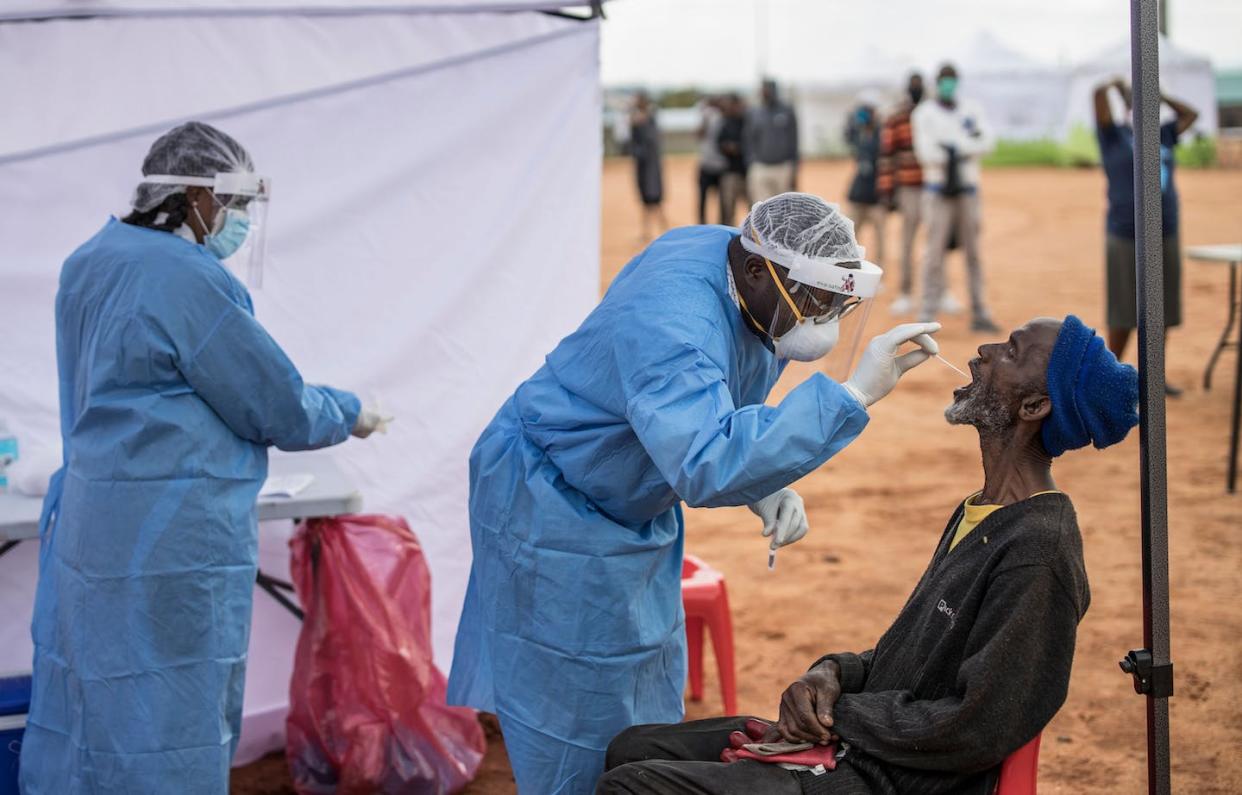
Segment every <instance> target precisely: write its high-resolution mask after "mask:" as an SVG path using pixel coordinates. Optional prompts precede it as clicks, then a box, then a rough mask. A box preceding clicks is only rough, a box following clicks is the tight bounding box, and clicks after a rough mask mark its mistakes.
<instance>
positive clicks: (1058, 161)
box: [983, 139, 1068, 166]
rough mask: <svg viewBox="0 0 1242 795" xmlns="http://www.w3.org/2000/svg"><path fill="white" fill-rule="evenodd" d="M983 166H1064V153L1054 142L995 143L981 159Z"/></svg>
mask: <svg viewBox="0 0 1242 795" xmlns="http://www.w3.org/2000/svg"><path fill="white" fill-rule="evenodd" d="M983 165H985V166H1064V165H1068V164H1067V163H1066V162H1065V153H1064V152H1063V151H1062V148H1061V145H1060V144H1059V143H1057V142H1056V141H1051V140H1047V139H1043V140H1038V141H997V142H996V148H995V149H993V150H992V152H991V153H990V154H988V155H987V156H986V157H984V158H983Z"/></svg>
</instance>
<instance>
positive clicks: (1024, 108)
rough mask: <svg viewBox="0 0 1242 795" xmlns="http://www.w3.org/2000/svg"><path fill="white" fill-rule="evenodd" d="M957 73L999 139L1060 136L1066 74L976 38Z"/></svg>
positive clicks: (983, 36)
mask: <svg viewBox="0 0 1242 795" xmlns="http://www.w3.org/2000/svg"><path fill="white" fill-rule="evenodd" d="M958 71H959V73H960V74H961V84H962V95H963V96H967V97H970V98H971V99H973V100H974V101H975V102H978V103H979V105H980V106H982V108H983V110H984V112H985V113H986V114H987V117H988V123H989V124H991V125H992V132H993V134H994V135H995V136H996V137H997V138H1003V139H1009V140H1014V141H1029V140H1037V139H1040V138H1053V137H1055V136H1056V135H1057V134H1058V133H1059V130H1060V123H1061V117H1062V115H1063V113H1064V109H1065V96H1066V89H1067V87H1068V84H1069V80H1068V77H1067V75H1066V72H1065V70H1063V69H1059V68H1057V67H1054V66H1050V65H1047V64H1043V63H1040V62H1039V61H1036V60H1035V59H1033V58H1030V57H1028V56H1026V55H1024V54H1022V53H1020V52H1018V51H1017V50H1014V49H1012V48H1010V47H1008V46H1007V45H1005V44H1004V43H1002V42H1001V41H999V40H998V39H996V38H995V37H993V36H990V35H988V34H986V33H980V34H979V35H978V36H977V37H976V38H975V39H974V42H973V43H972V44H971V46H970V48H969V49H968V50H967V52H966V54H965V56H963V58H962V59H961V61H960V62H959V63H958ZM930 74H931V76H933V77H934V72H933V73H930ZM929 85H930V84H929Z"/></svg>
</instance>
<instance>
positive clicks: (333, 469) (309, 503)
mask: <svg viewBox="0 0 1242 795" xmlns="http://www.w3.org/2000/svg"><path fill="white" fill-rule="evenodd" d="M268 469H269V475H271V476H273V477H278V476H282V475H300V474H307V475H313V476H314V480H313V481H312V482H311V483H310V485H309V486H307V487H306V488H305V489H303V490H302V491H301V492H299V493H298V494H297V495H296V496H293V497H260V498H259V501H258V503H257V507H258V512H259V521H261V522H267V521H275V520H280V519H295V520H296V519H314V518H316V517H322V516H340V515H342V514H349V513H358V511H360V510H361V509H362V495H361V494H360V493H359V492H358V490H357V489H356V488H354V486H353V485H352V484H351V483H350V482H349V480H348V479H346V477H345V476H344V475H343V474H342V473H341V470H340V468H339V467H337V465H336V463H335V462H334V461H333V460H332V459H331V458H330V457H328V456H325V455H315V454H313V453H311V454H301V455H295V456H280V457H274V458H273V459H272V460H271V464H270V466H269V467H268ZM42 510H43V498H41V497H28V496H26V495H23V494H12V493H9V494H0V555H3V554H4V553H6V552H8V551H9V550H10V549H12V548H13V547H14V546H16V545H17V544H19V543H21V542H22V541H25V540H28V539H32V538H38V537H39V515H40V513H41V512H42ZM257 583H258V585H259V587H261V588H263V590H265V591H267V592H268V593H269V594H271V596H272V598H274V599H276V601H278V602H280V603H281V604H282V605H284V606H285V607H286V608H288V609H289V611H290V612H292V613H293V614H294V615H296V616H298V617H299V618H301V617H302V611H301V609H299V608H298V607H297V605H296V604H294V603H293V602H292V601H291V600H290V599H289V598H288V597H287V596H285V595H284V594H283V593H281V591H282V590H283V591H291V590H292V586H291V585H290V584H289V583H286V582H284V581H282V580H277V579H275V578H273V577H269V576H268V575H266V574H264V573H263V572H262V571H260V572H259V574H258V577H257Z"/></svg>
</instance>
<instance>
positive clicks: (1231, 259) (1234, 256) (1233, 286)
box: [1186, 244, 1242, 494]
mask: <svg viewBox="0 0 1242 795" xmlns="http://www.w3.org/2000/svg"><path fill="white" fill-rule="evenodd" d="M1186 256H1187V257H1189V258H1190V259H1193V260H1198V261H1199V262H1208V263H1216V264H1222V265H1223V264H1228V265H1229V315H1228V316H1227V317H1226V318H1225V330H1224V331H1223V332H1222V333H1221V335H1220V341H1219V342H1217V343H1216V347H1215V348H1214V349H1213V350H1212V355H1211V356H1210V357H1209V358H1208V365H1207V370H1206V371H1205V372H1204V374H1203V389H1204V390H1205V391H1206V390H1210V389H1211V388H1212V369H1213V368H1214V367H1216V360H1217V359H1218V358H1220V354H1221V351H1223V350H1225V349H1226V348H1234V349H1235V350H1236V351H1237V364H1236V370H1235V374H1234V377H1233V425H1232V427H1231V431H1230V437H1229V473H1228V475H1226V478H1225V484H1226V487H1227V488H1228V489H1229V493H1230V494H1233V493H1235V492H1236V491H1237V486H1238V431H1239V429H1238V426H1239V423H1240V422H1242V322H1238V321H1237V315H1238V307H1239V305H1240V304H1242V299H1240V298H1239V296H1238V265H1240V264H1242V245H1233V244H1228V245H1216V246H1191V247H1190V248H1188V249H1186ZM1235 322H1237V325H1238V339H1237V340H1236V341H1230V339H1229V332H1231V331H1232V330H1233V326H1234V323H1235Z"/></svg>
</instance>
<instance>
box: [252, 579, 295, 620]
mask: <svg viewBox="0 0 1242 795" xmlns="http://www.w3.org/2000/svg"><path fill="white" fill-rule="evenodd" d="M254 581H255V584H256V585H258V586H259V587H260V588H262V589H263V590H265V591H267V593H268V596H270V597H272V598H273V599H275V600H276V601H277V602H279V603H280V605H281V606H282V607H284V608H285V609H286V610H288V611H289V612H290V613H293V615H295V616H297V619H298V620H299V621H302V620H304V619H305V618H306V614H305V613H303V612H302V608H300V607H298V606H297V605H296V604H294V602H293V600H292V599H290V598H289V597H287V596H285V595H284V594H283V593H281V592H280V589H282V588H284V589H287V590H293V585H292V584H290V583H287V582H285V581H284V580H278V579H276V578H275V577H270V576H268V575H266V574H264V573H263V572H262V571H260V572H259V573H258V574H256V575H255V578H254Z"/></svg>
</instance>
